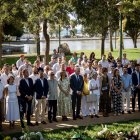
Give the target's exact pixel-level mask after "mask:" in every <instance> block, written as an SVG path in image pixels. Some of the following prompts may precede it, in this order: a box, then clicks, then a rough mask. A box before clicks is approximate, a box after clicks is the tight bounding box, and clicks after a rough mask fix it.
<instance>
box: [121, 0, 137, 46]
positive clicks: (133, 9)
mask: <svg viewBox="0 0 140 140" xmlns="http://www.w3.org/2000/svg"><path fill="white" fill-rule="evenodd" d="M123 13H124V15H125V18H126V24H125V26H124V31H125V32H126V34H127V35H129V36H130V37H131V38H132V40H133V44H134V48H137V39H138V36H139V35H140V0H126V1H125V2H124V6H123Z"/></svg>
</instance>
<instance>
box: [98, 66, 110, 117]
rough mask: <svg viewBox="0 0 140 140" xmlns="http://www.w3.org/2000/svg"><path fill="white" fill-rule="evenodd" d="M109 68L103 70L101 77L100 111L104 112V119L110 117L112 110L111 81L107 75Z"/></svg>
mask: <svg viewBox="0 0 140 140" xmlns="http://www.w3.org/2000/svg"><path fill="white" fill-rule="evenodd" d="M107 73H108V70H107V68H105V67H103V68H102V76H101V97H100V110H101V111H102V112H103V116H104V117H108V116H109V112H110V110H111V102H110V95H109V89H110V81H109V77H108V75H107Z"/></svg>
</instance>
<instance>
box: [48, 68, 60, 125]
mask: <svg viewBox="0 0 140 140" xmlns="http://www.w3.org/2000/svg"><path fill="white" fill-rule="evenodd" d="M48 75H49V78H48V85H49V91H48V120H49V122H50V123H52V121H55V122H58V121H57V119H56V113H57V100H58V82H57V80H56V79H55V75H54V72H53V71H49V73H48Z"/></svg>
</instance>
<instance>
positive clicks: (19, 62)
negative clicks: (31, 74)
mask: <svg viewBox="0 0 140 140" xmlns="http://www.w3.org/2000/svg"><path fill="white" fill-rule="evenodd" d="M23 64H24V61H22V60H21V59H19V60H17V62H16V66H17V68H19V67H20V66H21V65H23Z"/></svg>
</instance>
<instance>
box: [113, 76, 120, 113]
mask: <svg viewBox="0 0 140 140" xmlns="http://www.w3.org/2000/svg"><path fill="white" fill-rule="evenodd" d="M112 81H113V82H114V87H116V88H117V89H121V85H122V80H121V77H120V78H117V77H113V78H112ZM111 93H112V102H113V110H114V112H115V113H120V112H121V111H122V93H117V92H116V91H115V89H114V88H112V90H111Z"/></svg>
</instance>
